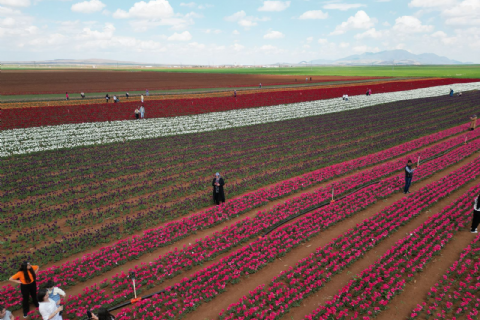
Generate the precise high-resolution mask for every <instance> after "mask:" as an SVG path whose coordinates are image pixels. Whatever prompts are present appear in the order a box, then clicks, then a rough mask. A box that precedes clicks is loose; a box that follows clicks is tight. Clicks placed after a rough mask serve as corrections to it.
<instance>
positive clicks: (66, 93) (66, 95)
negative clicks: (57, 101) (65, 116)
mask: <svg viewBox="0 0 480 320" xmlns="http://www.w3.org/2000/svg"><path fill="white" fill-rule="evenodd" d="M65 97H66V98H67V100H68V92H65Z"/></svg>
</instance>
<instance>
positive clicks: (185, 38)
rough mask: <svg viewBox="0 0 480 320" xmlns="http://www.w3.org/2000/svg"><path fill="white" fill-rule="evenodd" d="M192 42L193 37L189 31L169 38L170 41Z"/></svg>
mask: <svg viewBox="0 0 480 320" xmlns="http://www.w3.org/2000/svg"><path fill="white" fill-rule="evenodd" d="M190 40H192V35H191V34H190V32H188V31H184V32H182V33H176V32H175V33H174V34H173V35H171V36H170V37H168V41H190Z"/></svg>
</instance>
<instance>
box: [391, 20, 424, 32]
mask: <svg viewBox="0 0 480 320" xmlns="http://www.w3.org/2000/svg"><path fill="white" fill-rule="evenodd" d="M432 30H433V26H432V25H422V22H421V21H420V20H419V19H417V18H415V17H412V16H402V17H399V18H397V19H395V25H394V26H393V28H392V31H395V32H398V33H402V34H409V33H422V32H431V31H432Z"/></svg>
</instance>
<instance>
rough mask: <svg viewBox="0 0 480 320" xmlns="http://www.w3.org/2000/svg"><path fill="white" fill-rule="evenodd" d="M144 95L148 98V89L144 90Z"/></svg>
mask: <svg viewBox="0 0 480 320" xmlns="http://www.w3.org/2000/svg"><path fill="white" fill-rule="evenodd" d="M145 95H146V96H147V97H148V96H149V95H150V92H148V89H147V90H145Z"/></svg>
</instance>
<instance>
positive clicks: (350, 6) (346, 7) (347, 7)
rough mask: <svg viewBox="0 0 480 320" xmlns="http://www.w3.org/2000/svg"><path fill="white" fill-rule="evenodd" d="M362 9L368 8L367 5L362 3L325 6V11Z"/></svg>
mask: <svg viewBox="0 0 480 320" xmlns="http://www.w3.org/2000/svg"><path fill="white" fill-rule="evenodd" d="M360 7H366V5H364V4H361V3H329V4H326V5H324V6H323V9H327V10H342V11H346V10H350V9H356V8H360Z"/></svg>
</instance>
